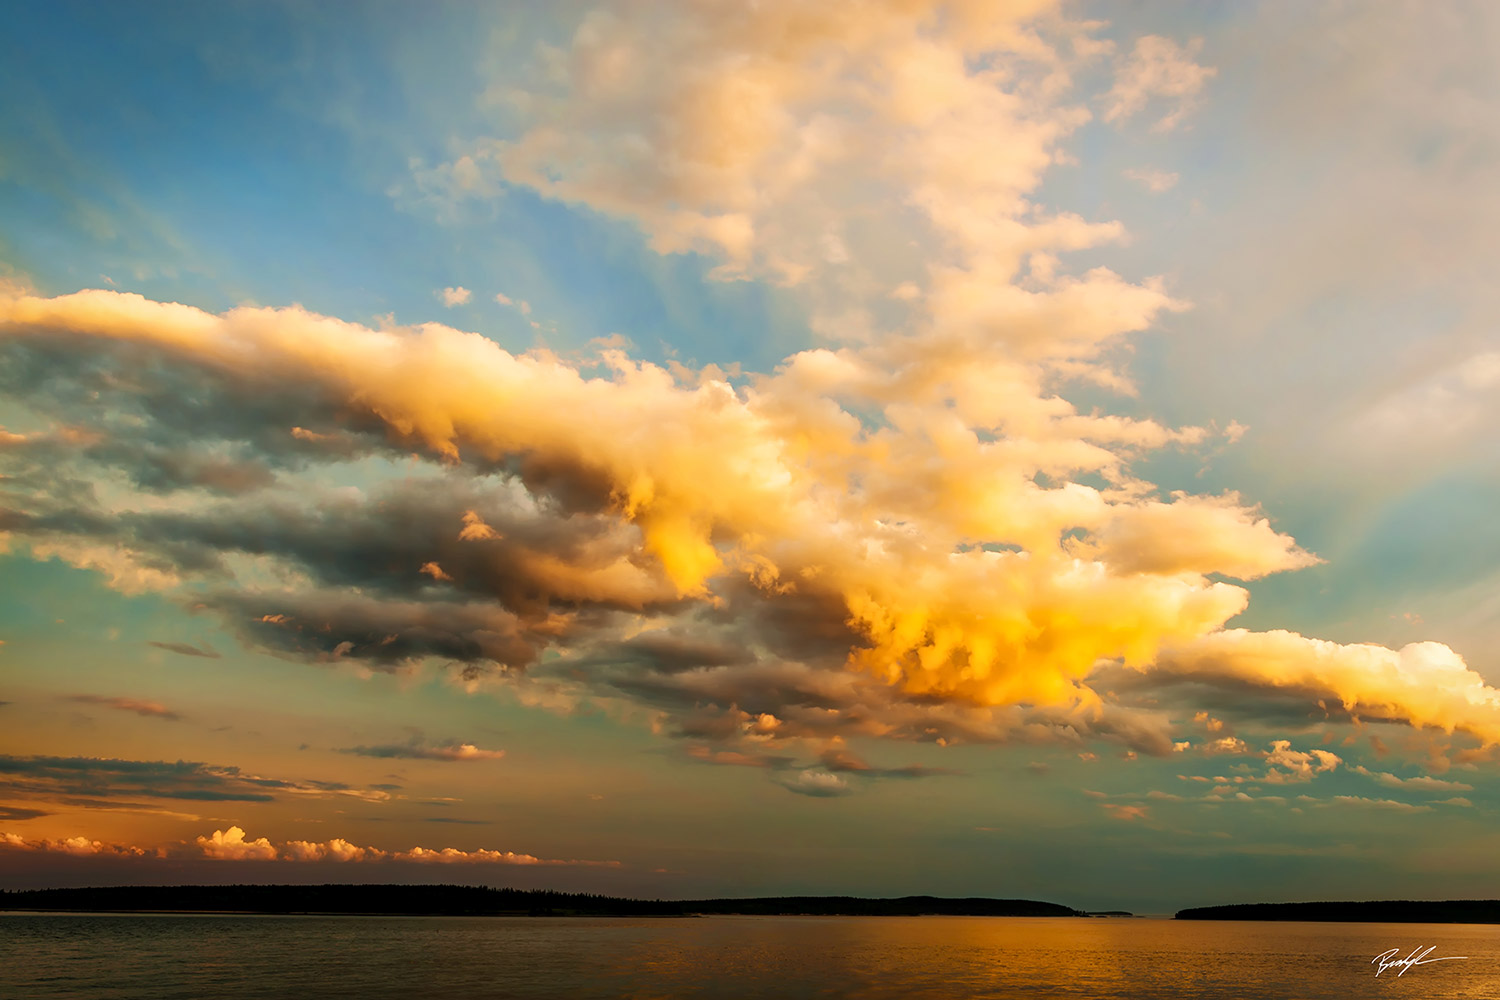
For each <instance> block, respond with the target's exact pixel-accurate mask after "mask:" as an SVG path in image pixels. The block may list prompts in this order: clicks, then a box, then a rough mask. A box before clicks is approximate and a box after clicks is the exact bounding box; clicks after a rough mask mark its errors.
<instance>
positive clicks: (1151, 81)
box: [1104, 35, 1218, 190]
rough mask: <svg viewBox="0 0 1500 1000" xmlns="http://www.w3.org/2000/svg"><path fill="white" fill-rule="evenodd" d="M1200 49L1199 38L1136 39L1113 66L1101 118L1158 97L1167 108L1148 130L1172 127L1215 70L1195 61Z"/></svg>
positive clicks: (1122, 114)
mask: <svg viewBox="0 0 1500 1000" xmlns="http://www.w3.org/2000/svg"><path fill="white" fill-rule="evenodd" d="M1202 49H1203V40H1202V39H1201V38H1195V39H1193V40H1192V41H1190V42H1188V43H1187V44H1186V45H1179V44H1178V43H1177V42H1175V41H1173V40H1172V39H1170V38H1163V37H1162V36H1160V35H1146V36H1144V37H1141V38H1137V39H1136V41H1135V48H1134V49H1133V50H1132V51H1131V53H1130V55H1129V56H1128V57H1125V58H1122V59H1121V60H1120V61H1119V62H1118V64H1117V65H1116V69H1115V85H1114V87H1113V88H1112V89H1111V90H1110V92H1109V93H1108V94H1106V95H1105V97H1104V104H1105V107H1104V120H1105V121H1107V122H1115V121H1123V120H1125V119H1127V118H1130V117H1132V116H1134V115H1136V114H1138V113H1139V112H1141V111H1143V110H1145V108H1146V107H1147V105H1148V104H1150V103H1151V102H1152V101H1153V100H1158V99H1160V100H1161V101H1162V102H1164V103H1165V104H1167V105H1168V106H1169V107H1170V109H1171V110H1169V111H1168V112H1167V114H1166V115H1165V116H1163V117H1162V118H1161V119H1159V120H1158V121H1157V122H1156V123H1155V124H1153V125H1152V126H1151V131H1153V132H1170V131H1171V130H1172V129H1174V128H1176V127H1177V125H1178V124H1180V123H1181V121H1182V119H1183V117H1184V116H1186V115H1187V114H1188V113H1189V112H1190V111H1192V110H1193V108H1194V107H1196V105H1197V98H1198V95H1199V93H1200V92H1201V91H1202V90H1203V87H1204V84H1206V83H1207V82H1208V81H1209V80H1210V79H1212V78H1213V76H1214V75H1215V74H1217V73H1218V70H1216V69H1214V68H1213V67H1211V66H1200V65H1198V63H1197V62H1196V61H1195V58H1196V56H1197V55H1198V53H1199V52H1200V51H1202ZM1153 190H1154V189H1153Z"/></svg>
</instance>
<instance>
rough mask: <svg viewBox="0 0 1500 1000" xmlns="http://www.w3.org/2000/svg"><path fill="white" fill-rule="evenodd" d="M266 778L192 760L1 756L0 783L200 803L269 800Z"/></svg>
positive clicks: (51, 791) (48, 791)
mask: <svg viewBox="0 0 1500 1000" xmlns="http://www.w3.org/2000/svg"><path fill="white" fill-rule="evenodd" d="M275 784H279V783H277V782H271V781H268V780H267V779H261V778H254V777H249V776H242V775H241V774H240V771H239V768H235V767H211V766H209V765H207V764H203V763H197V762H191V761H181V760H179V761H175V762H169V761H141V760H112V759H108V758H102V757H42V756H32V757H14V756H0V787H4V788H8V789H11V790H12V791H15V792H26V793H29V794H31V795H75V796H88V797H93V798H108V797H117V796H137V797H144V798H157V799H183V800H190V801H199V802H271V801H274V799H275V796H274V795H272V794H270V793H269V792H268V791H266V790H265V789H266V787H267V786H268V785H275Z"/></svg>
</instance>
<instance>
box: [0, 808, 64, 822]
mask: <svg viewBox="0 0 1500 1000" xmlns="http://www.w3.org/2000/svg"><path fill="white" fill-rule="evenodd" d="M50 815H51V813H49V812H47V811H45V810H43V809H23V808H21V807H20V806H0V820H10V821H12V822H19V821H21V820H28V819H37V818H38V817H41V816H50Z"/></svg>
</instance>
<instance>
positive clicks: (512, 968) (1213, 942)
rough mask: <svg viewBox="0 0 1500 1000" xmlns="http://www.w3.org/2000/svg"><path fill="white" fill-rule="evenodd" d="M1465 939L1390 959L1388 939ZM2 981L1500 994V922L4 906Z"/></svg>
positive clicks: (363, 990)
mask: <svg viewBox="0 0 1500 1000" xmlns="http://www.w3.org/2000/svg"><path fill="white" fill-rule="evenodd" d="M1429 945H1434V946H1436V950H1435V951H1433V952H1432V957H1438V956H1443V955H1467V956H1469V958H1468V959H1467V960H1466V961H1462V962H1457V961H1454V962H1439V963H1436V964H1434V965H1430V966H1421V967H1417V968H1413V969H1410V970H1409V971H1408V972H1407V973H1406V974H1405V975H1404V976H1400V977H1398V976H1396V974H1395V973H1396V972H1397V971H1398V970H1395V969H1390V970H1387V971H1386V972H1385V973H1384V974H1383V975H1381V976H1379V977H1377V976H1376V975H1375V968H1376V967H1375V966H1374V965H1372V964H1371V959H1372V958H1374V957H1375V956H1376V955H1378V954H1380V953H1381V952H1384V951H1387V950H1388V949H1390V948H1396V947H1399V948H1401V949H1402V952H1401V954H1403V955H1405V954H1407V953H1408V952H1409V951H1410V950H1411V949H1412V948H1416V947H1419V946H1420V947H1422V948H1425V947H1427V946H1429ZM0 996H4V997H18V998H20V997H24V998H28V1000H30V998H37V1000H45V998H62V997H67V998H73V997H90V998H120V1000H125V998H130V1000H135V998H140V1000H146V998H150V1000H176V998H181V1000H188V998H194V1000H196V998H199V997H210V996H211V997H215V998H229V1000H239V998H246V1000H250V998H256V1000H258V998H273V997H274V998H281V997H307V998H345V997H348V998H354V997H358V998H361V1000H369V998H385V997H403V998H405V997H451V998H475V1000H480V998H484V1000H490V998H496V1000H498V998H531V997H630V998H639V1000H647V998H653V1000H655V998H660V1000H668V998H676V997H768V998H769V997H848V998H864V997H916V998H926V997H933V998H936V997H943V998H951V997H990V998H1005V1000H1009V998H1019V997H1045V998H1069V1000H1071V998H1080V1000H1082V998H1088V1000H1115V998H1119V1000H1126V998H1129V1000H1149V998H1156V997H1161V998H1168V997H1170V998H1194V1000H1196V998H1205V1000H1206V998H1215V1000H1219V998H1222V1000H1262V998H1264V1000H1365V998H1372V997H1387V996H1392V997H1394V996H1401V997H1410V998H1422V1000H1445V998H1460V997H1462V998H1465V1000H1484V998H1495V1000H1500V927H1494V926H1482V925H1472V924H1316V923H1242V922H1219V921H1171V920H1144V919H1083V918H1078V919H1071V918H1020V917H1005V918H976V917H706V918H698V919H625V918H611V919H590V918H534V917H514V918H513V917H319V916H307V917H296V916H292V917H277V916H235V915H140V916H134V915H80V914H57V915H36V914H3V915H0Z"/></svg>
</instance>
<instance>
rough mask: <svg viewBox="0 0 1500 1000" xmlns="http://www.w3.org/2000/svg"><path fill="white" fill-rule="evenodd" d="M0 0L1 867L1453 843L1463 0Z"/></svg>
mask: <svg viewBox="0 0 1500 1000" xmlns="http://www.w3.org/2000/svg"><path fill="white" fill-rule="evenodd" d="M11 16H12V20H13V22H14V30H11V31H8V32H6V33H5V37H4V38H0V85H3V87H4V90H5V93H6V94H7V95H8V99H7V100H6V101H4V102H0V219H3V220H4V221H3V224H0V887H9V888H20V887H37V886H47V885H91V884H129V883H147V884H151V883H165V882H170V883H177V882H184V881H196V882H252V881H254V882H328V881H360V882H432V881H441V882H467V883H474V884H486V885H515V886H518V887H526V888H533V887H546V888H558V889H568V890H587V891H593V892H605V893H612V894H627V895H637V896H648V897H660V898H693V897H701V896H721V895H746V896H748V895H771V894H788V893H809V894H824V893H827V894H855V895H869V896H878V895H902V894H914V893H926V894H934V895H953V896H957V895H963V896H969V895H986V896H1000V897H1025V898H1034V899H1046V900H1051V901H1055V902H1061V903H1065V904H1068V905H1073V906H1078V907H1082V908H1088V909H1105V908H1109V909H1115V908H1119V909H1129V910H1134V911H1137V912H1170V911H1171V910H1173V909H1175V908H1178V907H1182V906H1190V905H1201V904H1212V903H1224V902H1244V901H1257V900H1288V899H1311V898H1329V899H1358V898H1390V897H1393V896H1406V897H1412V898H1445V897H1454V896H1468V895H1472V894H1473V891H1474V890H1473V887H1474V886H1475V885H1476V884H1480V883H1482V882H1483V881H1484V880H1486V879H1489V878H1492V877H1493V876H1494V875H1496V874H1497V862H1496V861H1495V858H1496V857H1500V852H1497V850H1496V848H1497V847H1500V835H1497V834H1496V833H1495V832H1494V831H1495V829H1496V823H1495V819H1496V810H1497V806H1500V782H1497V781H1496V780H1495V769H1496V766H1497V762H1496V759H1495V758H1496V754H1495V748H1496V746H1497V744H1500V686H1497V685H1500V655H1497V653H1496V648H1495V643H1494V638H1495V636H1496V634H1497V631H1500V600H1497V597H1496V595H1497V594H1500V575H1497V569H1496V566H1497V562H1496V559H1495V555H1496V554H1497V553H1500V522H1497V521H1496V519H1495V518H1494V516H1493V511H1494V510H1495V509H1496V502H1495V498H1496V496H1497V492H1500V463H1497V461H1496V459H1497V448H1496V444H1495V442H1496V441H1497V440H1500V438H1497V437H1496V435H1495V434H1494V432H1493V427H1494V425H1495V422H1496V419H1497V417H1500V406H1497V391H1496V390H1497V388H1500V334H1497V331H1496V328H1495V325H1494V319H1493V317H1494V316H1495V315H1496V313H1497V310H1496V306H1497V305H1500V302H1497V298H1500V292H1497V289H1500V280H1497V279H1500V273H1497V265H1496V260H1497V257H1496V255H1495V254H1494V253H1493V245H1494V235H1493V234H1494V233H1495V232H1496V231H1497V227H1500V193H1497V190H1496V187H1495V185H1494V183H1493V177H1494V176H1495V170H1496V168H1497V167H1500V67H1497V66H1496V64H1495V61H1494V60H1493V58H1492V57H1491V54H1492V53H1493V52H1494V51H1495V50H1496V47H1497V46H1500V11H1497V10H1496V8H1495V7H1494V6H1493V5H1489V4H1484V3H1478V2H1475V3H1453V4H1445V5H1440V6H1434V5H1430V4H1417V3H1409V4H1404V3H1394V2H1393V3H1384V4H1355V3H1341V2H1318V3H1300V2H1299V3H1292V2H1262V3H1254V2H1246V3H1222V4H1210V3H1205V4H1194V5H1180V4H1168V3H1152V2H1141V3H1109V4H1103V3H1100V4H1088V3H1069V2H1052V0H1007V2H995V3H990V2H983V0H954V2H951V3H940V2H934V0H833V2H829V3H825V4H818V5H806V4H802V3H800V2H796V0H761V2H759V3H754V4H737V3H718V2H710V0H691V2H688V0H684V2H680V3H665V4H663V3H654V2H645V0H622V2H616V3H604V4H600V5H595V4H593V3H571V2H569V3H559V4H554V5H537V4H526V3H497V4H486V5H479V4H467V3H463V4H460V3H454V4H437V5H408V4H396V3H382V2H373V0H372V2H368V3H361V4H353V5H331V6H330V5H310V4H300V3H274V2H261V3H244V4H240V3H225V4H214V5H201V4H188V3H171V2H169V3H150V4H146V3H119V4H111V5H107V6H100V5H97V4H81V3H78V4H75V3H67V2H55V3H47V4H40V3H37V4H23V5H20V6H19V7H18V8H16V9H15V10H14V11H12V12H11Z"/></svg>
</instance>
